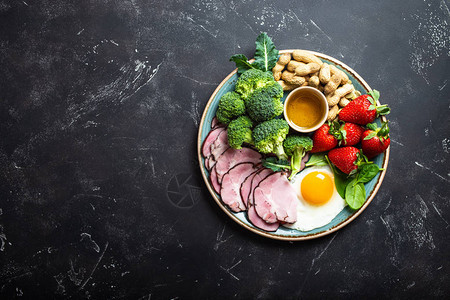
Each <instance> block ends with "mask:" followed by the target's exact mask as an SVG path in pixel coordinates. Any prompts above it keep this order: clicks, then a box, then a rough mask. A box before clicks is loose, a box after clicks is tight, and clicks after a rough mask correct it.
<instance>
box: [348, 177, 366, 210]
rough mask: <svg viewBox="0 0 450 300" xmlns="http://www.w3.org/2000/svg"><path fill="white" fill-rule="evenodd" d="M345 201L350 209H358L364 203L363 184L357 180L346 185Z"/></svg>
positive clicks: (364, 192) (364, 191)
mask: <svg viewBox="0 0 450 300" xmlns="http://www.w3.org/2000/svg"><path fill="white" fill-rule="evenodd" d="M345 201H346V202H347V204H348V206H350V208H352V209H358V208H360V207H361V206H362V205H363V204H364V202H365V201H366V189H365V188H364V184H363V183H361V182H360V183H358V179H357V178H354V179H353V180H352V181H350V182H349V183H348V185H347V188H346V189H345Z"/></svg>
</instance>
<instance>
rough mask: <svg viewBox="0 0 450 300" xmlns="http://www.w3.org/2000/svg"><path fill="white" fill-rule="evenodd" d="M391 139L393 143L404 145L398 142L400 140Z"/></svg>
mask: <svg viewBox="0 0 450 300" xmlns="http://www.w3.org/2000/svg"><path fill="white" fill-rule="evenodd" d="M391 141H392V142H393V143H395V144H397V145H399V146H402V147H404V146H405V145H403V144H402V143H400V142H398V141H396V140H393V139H391Z"/></svg>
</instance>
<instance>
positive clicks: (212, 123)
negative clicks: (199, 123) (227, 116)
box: [211, 117, 224, 129]
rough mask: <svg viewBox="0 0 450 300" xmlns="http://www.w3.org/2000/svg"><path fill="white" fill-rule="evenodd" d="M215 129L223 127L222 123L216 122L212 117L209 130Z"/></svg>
mask: <svg viewBox="0 0 450 300" xmlns="http://www.w3.org/2000/svg"><path fill="white" fill-rule="evenodd" d="M217 127H224V125H223V124H222V123H220V122H219V120H217V118H216V117H214V118H213V119H212V121H211V129H214V128H217Z"/></svg>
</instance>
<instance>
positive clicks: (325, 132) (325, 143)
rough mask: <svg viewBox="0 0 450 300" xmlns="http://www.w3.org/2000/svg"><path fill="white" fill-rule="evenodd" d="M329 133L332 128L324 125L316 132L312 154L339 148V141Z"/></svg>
mask: <svg viewBox="0 0 450 300" xmlns="http://www.w3.org/2000/svg"><path fill="white" fill-rule="evenodd" d="M329 131H330V126H329V125H328V124H323V125H322V126H320V127H319V129H317V130H316V132H314V135H313V138H312V139H313V148H312V149H311V153H316V152H323V151H328V150H330V149H333V148H334V147H336V146H337V143H338V141H337V139H336V138H335V137H334V136H333V135H332V134H331V133H330V132H329Z"/></svg>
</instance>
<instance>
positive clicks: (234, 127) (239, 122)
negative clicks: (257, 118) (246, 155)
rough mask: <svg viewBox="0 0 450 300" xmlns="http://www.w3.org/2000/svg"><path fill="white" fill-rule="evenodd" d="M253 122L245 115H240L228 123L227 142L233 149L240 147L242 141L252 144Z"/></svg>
mask: <svg viewBox="0 0 450 300" xmlns="http://www.w3.org/2000/svg"><path fill="white" fill-rule="evenodd" d="M252 127H253V123H252V120H250V118H249V117H247V116H241V117H239V118H237V119H236V120H233V121H231V122H230V124H229V125H228V129H227V134H228V144H230V146H231V147H233V148H234V149H241V148H242V144H243V143H248V144H253V139H252V129H251V128H252Z"/></svg>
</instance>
